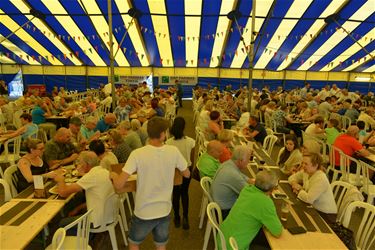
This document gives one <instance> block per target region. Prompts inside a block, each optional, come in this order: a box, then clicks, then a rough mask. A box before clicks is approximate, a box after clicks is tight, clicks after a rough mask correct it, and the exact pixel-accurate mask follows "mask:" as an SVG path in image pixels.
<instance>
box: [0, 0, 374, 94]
mask: <svg viewBox="0 0 375 250" xmlns="http://www.w3.org/2000/svg"><path fill="white" fill-rule="evenodd" d="M107 4H108V1H107V0H97V1H95V0H60V1H59V0H2V1H1V2H0V63H1V67H0V70H1V76H0V78H2V79H4V80H6V81H9V80H10V79H12V78H13V77H14V74H15V73H16V72H18V71H19V69H22V72H23V74H24V83H25V84H26V85H27V84H37V83H38V84H45V85H47V88H48V89H50V88H51V87H52V86H53V85H57V86H65V87H68V88H70V89H79V90H83V89H86V87H97V86H98V84H99V83H103V82H104V83H105V82H108V79H107V77H108V72H109V67H108V66H109V48H110V43H109V28H108V21H109V20H108V5H107ZM252 7H253V6H252V1H251V0H205V1H203V0H185V1H182V0H112V13H113V25H112V27H113V46H114V51H115V52H116V51H118V53H117V54H116V56H115V67H116V68H115V74H116V75H120V76H144V75H150V74H152V75H153V76H154V83H158V82H159V83H160V79H159V77H160V78H161V77H162V76H189V77H195V78H196V79H197V81H198V82H199V83H201V84H204V83H208V82H210V83H211V84H213V85H216V84H219V85H220V87H224V86H225V84H228V83H231V84H232V85H236V86H238V84H242V85H245V84H247V78H248V67H249V60H248V58H247V51H248V49H249V48H250V35H251V30H252V27H251V15H252ZM132 8H133V10H134V9H136V10H137V11H136V12H137V14H138V15H137V16H136V17H135V18H134V19H133V20H132V17H131V15H129V14H131V13H129V9H132ZM232 10H238V11H239V12H240V14H241V16H238V19H236V20H230V19H228V18H227V14H228V13H229V12H230V11H232ZM30 12H32V13H33V14H30ZM331 14H337V16H335V20H332V19H331V20H325V19H326V17H327V16H329V15H331ZM35 16H37V17H35ZM255 16H256V19H255V28H254V31H255V35H256V39H255V44H254V50H255V56H254V68H255V70H254V79H255V80H254V86H256V87H259V86H262V84H269V85H271V88H272V87H274V86H276V85H278V84H284V85H285V87H287V88H288V87H295V86H302V85H303V84H304V83H305V82H306V81H309V82H311V83H312V85H313V86H314V85H315V86H316V87H321V86H323V85H324V84H327V83H336V84H338V85H339V86H340V87H345V86H347V87H349V88H350V89H352V90H360V91H362V92H366V91H368V90H372V89H374V86H373V84H372V85H371V82H373V81H374V77H373V72H374V70H375V62H374V59H373V58H374V55H375V54H374V51H375V41H374V40H375V28H374V23H375V0H367V1H366V0H315V1H313V0H294V1H293V0H275V1H273V0H257V1H256V12H255ZM236 21H237V23H236ZM238 29H239V30H240V32H241V33H243V38H244V43H243V42H242V41H241V39H240V38H241V35H240V32H239V30H238ZM347 32H349V33H350V35H348V33H347ZM12 33H14V34H12ZM125 33H127V34H126V35H125ZM11 34H12V35H11ZM124 35H125V36H124ZM123 38H124V39H123ZM122 40H123V42H122ZM355 40H357V42H355ZM366 51H367V52H366ZM359 77H365V81H364V82H356V79H358V78H359ZM366 78H368V80H366Z"/></svg>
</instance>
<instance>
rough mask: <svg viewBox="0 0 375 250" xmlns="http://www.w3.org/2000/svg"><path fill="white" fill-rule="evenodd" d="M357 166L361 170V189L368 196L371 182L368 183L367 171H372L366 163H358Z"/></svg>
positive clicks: (368, 175)
mask: <svg viewBox="0 0 375 250" xmlns="http://www.w3.org/2000/svg"><path fill="white" fill-rule="evenodd" d="M359 164H360V166H361V169H362V171H361V172H362V185H363V189H364V191H365V193H366V194H369V192H370V186H371V185H372V182H371V181H370V174H369V169H373V167H372V166H371V165H369V164H368V163H365V162H363V161H359Z"/></svg>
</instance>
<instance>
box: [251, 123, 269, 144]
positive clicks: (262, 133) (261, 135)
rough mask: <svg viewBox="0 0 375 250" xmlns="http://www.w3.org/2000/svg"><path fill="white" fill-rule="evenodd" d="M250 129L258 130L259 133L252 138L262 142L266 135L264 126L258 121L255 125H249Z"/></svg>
mask: <svg viewBox="0 0 375 250" xmlns="http://www.w3.org/2000/svg"><path fill="white" fill-rule="evenodd" d="M249 128H250V131H258V132H259V133H258V134H257V135H256V136H255V137H254V140H256V141H257V142H260V143H263V141H264V138H266V136H267V131H266V129H265V128H264V126H263V125H262V124H260V123H258V124H257V125H256V126H255V127H253V126H249Z"/></svg>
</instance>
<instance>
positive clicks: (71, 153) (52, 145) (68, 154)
mask: <svg viewBox="0 0 375 250" xmlns="http://www.w3.org/2000/svg"><path fill="white" fill-rule="evenodd" d="M71 137H72V134H71V132H70V130H69V129H67V128H60V129H59V130H57V132H56V134H55V136H54V137H53V138H52V139H51V140H50V141H48V142H47V143H46V146H45V150H44V153H43V161H44V162H46V163H47V164H48V167H49V169H50V170H53V169H55V168H58V167H60V166H64V165H67V164H69V163H72V162H73V161H75V160H76V159H77V157H78V154H77V153H76V152H75V147H74V145H73V143H72V142H71Z"/></svg>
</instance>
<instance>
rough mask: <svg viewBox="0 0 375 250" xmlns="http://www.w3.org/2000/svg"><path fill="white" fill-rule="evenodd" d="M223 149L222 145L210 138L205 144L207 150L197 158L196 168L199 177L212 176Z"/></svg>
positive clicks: (218, 163) (217, 166)
mask: <svg viewBox="0 0 375 250" xmlns="http://www.w3.org/2000/svg"><path fill="white" fill-rule="evenodd" d="M223 150H224V145H223V144H222V143H221V142H220V141H217V140H212V141H210V142H209V143H208V145H207V152H205V153H203V154H202V155H201V156H200V157H199V159H198V165H197V166H198V169H199V175H200V177H201V178H202V177H204V176H208V177H211V178H213V177H214V175H215V173H216V170H217V169H218V168H219V165H220V161H219V158H220V155H221V154H222V152H223Z"/></svg>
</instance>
